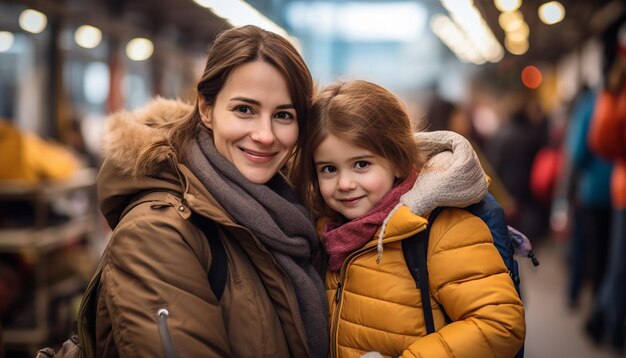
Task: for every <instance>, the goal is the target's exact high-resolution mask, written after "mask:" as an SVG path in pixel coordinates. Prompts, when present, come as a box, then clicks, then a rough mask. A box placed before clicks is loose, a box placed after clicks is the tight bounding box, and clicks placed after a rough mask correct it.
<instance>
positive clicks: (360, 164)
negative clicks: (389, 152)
mask: <svg viewBox="0 0 626 358" xmlns="http://www.w3.org/2000/svg"><path fill="white" fill-rule="evenodd" d="M369 166H370V163H369V162H367V161H365V160H359V161H358V162H356V163H354V167H355V168H356V169H365V168H367V167H369Z"/></svg>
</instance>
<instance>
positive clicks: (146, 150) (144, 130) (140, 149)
mask: <svg viewBox="0 0 626 358" xmlns="http://www.w3.org/2000/svg"><path fill="white" fill-rule="evenodd" d="M192 110H193V106H191V105H189V104H187V103H184V102H181V101H176V100H169V99H164V98H156V99H154V100H153V101H151V102H150V103H148V104H147V105H145V106H144V107H142V108H139V109H137V110H135V111H133V112H128V111H122V112H117V113H114V114H112V115H111V116H109V117H108V118H107V120H106V125H105V131H104V135H103V140H102V143H103V144H102V153H103V158H104V163H103V164H102V168H101V169H100V173H99V175H98V199H99V202H100V209H101V210H102V212H103V214H104V215H105V217H106V218H107V221H108V222H109V225H110V226H111V227H114V226H115V225H117V221H118V220H119V217H120V215H121V214H122V212H123V211H124V209H125V208H126V206H127V205H128V204H129V202H130V200H131V199H132V198H133V197H134V196H135V195H137V194H138V193H139V192H142V191H153V190H166V191H172V192H179V193H182V187H181V183H180V180H179V179H180V178H179V176H178V171H177V169H176V167H175V166H176V164H175V160H176V159H175V158H176V154H175V153H174V150H173V149H172V147H170V146H169V145H156V144H158V143H163V141H164V140H165V139H166V138H167V135H168V128H167V124H168V123H173V122H175V121H179V120H181V119H183V118H185V117H187V116H188V115H189V114H190V113H191V111H192ZM140 157H141V159H140ZM138 160H141V163H139V162H138Z"/></svg>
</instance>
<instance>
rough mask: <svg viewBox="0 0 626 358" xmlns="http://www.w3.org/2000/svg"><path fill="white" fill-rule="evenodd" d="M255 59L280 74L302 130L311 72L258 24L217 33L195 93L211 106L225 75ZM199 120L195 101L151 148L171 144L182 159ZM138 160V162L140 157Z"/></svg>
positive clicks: (293, 51)
mask: <svg viewBox="0 0 626 358" xmlns="http://www.w3.org/2000/svg"><path fill="white" fill-rule="evenodd" d="M254 61H264V62H266V63H268V64H270V65H272V66H273V67H274V68H276V69H277V70H278V71H279V72H280V73H281V74H282V75H283V77H284V78H285V81H287V85H288V88H289V91H290V97H291V100H292V101H293V105H294V108H295V110H296V114H297V118H298V127H299V129H300V132H302V130H303V126H304V125H305V124H306V123H307V122H308V118H309V106H310V103H311V97H312V96H313V78H312V76H311V72H310V71H309V69H308V67H307V66H306V64H305V63H304V60H303V59H302V57H301V56H300V54H299V53H298V51H297V50H296V48H295V47H294V46H293V45H292V44H291V43H290V42H289V41H287V40H286V39H285V38H283V37H281V36H280V35H277V34H275V33H273V32H270V31H266V30H263V29H261V28H259V27H257V26H253V25H248V26H242V27H238V28H234V29H229V30H226V31H224V32H222V33H220V34H219V35H218V36H217V38H216V39H215V41H214V42H213V44H212V45H211V47H210V48H209V52H208V57H207V62H206V65H205V67H204V72H203V74H202V77H201V79H200V81H199V82H198V85H197V91H198V96H199V97H200V96H201V97H202V99H203V100H204V101H205V102H206V103H207V104H209V105H214V104H215V100H216V98H217V95H218V93H219V91H220V90H221V89H222V87H223V86H224V83H225V82H226V79H227V78H228V75H229V74H230V73H231V72H232V71H233V70H234V69H235V68H237V67H239V66H241V65H244V64H247V63H250V62H254ZM199 123H201V118H200V112H199V108H198V100H196V104H195V106H194V109H193V111H192V112H191V113H190V114H189V115H188V116H187V117H185V118H182V119H181V120H180V121H177V122H172V123H168V124H167V125H166V126H169V127H170V128H169V136H168V140H167V143H156V144H153V145H152V146H151V147H155V146H159V145H171V146H172V147H173V148H174V150H175V152H176V155H177V156H178V160H183V159H184V156H185V149H186V148H187V146H188V144H189V142H190V141H192V140H194V138H195V137H196V135H197V133H198V130H199V127H198V124H199ZM298 144H300V138H299V139H298ZM299 146H300V145H297V146H296V148H298V147H299ZM149 151H150V149H149V148H146V150H144V151H143V152H144V153H147V152H149ZM137 163H138V164H139V163H141V160H138V161H137Z"/></svg>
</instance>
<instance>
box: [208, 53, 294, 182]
mask: <svg viewBox="0 0 626 358" xmlns="http://www.w3.org/2000/svg"><path fill="white" fill-rule="evenodd" d="M199 104H200V115H201V117H202V122H203V123H204V125H205V126H207V127H208V128H210V129H211V130H212V131H213V140H214V142H215V147H216V148H217V151H218V152H219V153H220V154H221V155H222V156H224V158H226V159H227V160H228V161H229V162H231V163H232V164H233V165H234V166H235V167H236V168H237V169H238V170H239V171H240V172H241V174H242V175H243V176H244V177H245V178H246V179H248V180H249V181H251V182H253V183H256V184H264V183H266V182H267V181H269V180H270V179H271V178H272V177H273V176H274V175H275V174H276V173H277V172H278V170H280V168H282V166H283V165H284V164H285V162H286V161H287V159H288V158H289V156H290V155H291V153H292V151H293V148H294V146H295V145H296V141H297V139H298V119H297V116H296V110H295V108H294V106H293V103H292V101H291V97H290V95H289V87H288V86H287V82H286V80H285V78H284V77H283V76H282V74H281V73H280V72H278V70H276V69H275V68H274V67H272V66H271V65H269V64H268V63H265V62H263V61H255V62H250V63H247V64H244V65H241V66H239V67H237V68H235V69H234V70H233V71H232V72H231V73H230V75H229V76H228V78H227V79H226V82H225V83H224V86H223V87H222V89H221V90H220V92H219V93H218V94H217V98H216V100H215V105H214V106H212V107H211V106H209V105H207V104H206V102H204V101H203V100H202V98H200V102H199Z"/></svg>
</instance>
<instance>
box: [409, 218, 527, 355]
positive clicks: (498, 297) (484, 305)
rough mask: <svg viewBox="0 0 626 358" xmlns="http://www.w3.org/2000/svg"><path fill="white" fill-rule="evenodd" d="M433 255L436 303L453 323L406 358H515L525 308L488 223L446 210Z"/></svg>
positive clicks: (417, 343) (435, 228) (433, 237)
mask: <svg viewBox="0 0 626 358" xmlns="http://www.w3.org/2000/svg"><path fill="white" fill-rule="evenodd" d="M428 250H429V253H428V256H429V257H428V263H427V264H428V270H429V279H430V292H431V295H432V298H433V299H435V300H436V301H437V302H439V304H440V305H441V306H443V307H444V309H445V311H446V313H447V314H448V315H449V316H450V318H451V319H452V321H453V322H452V323H450V324H448V325H446V326H444V327H442V328H440V329H439V330H437V331H436V332H435V333H432V334H429V335H427V336H425V337H423V338H420V339H418V340H416V341H415V342H414V343H413V344H412V345H411V346H409V347H408V349H407V350H405V351H404V352H403V354H402V356H403V357H513V356H514V355H515V354H516V353H517V351H518V350H519V349H520V348H521V346H522V344H523V342H524V337H525V331H526V326H525V320H524V307H523V304H522V302H521V300H520V298H519V296H518V294H517V292H516V291H515V287H514V286H513V281H512V280H511V278H510V277H509V275H508V271H507V269H506V266H505V265H504V262H503V260H502V258H501V257H500V254H499V253H498V251H497V250H496V247H495V246H494V245H493V239H492V238H491V234H490V232H489V229H488V228H487V226H486V224H485V223H484V222H483V221H482V220H481V219H480V218H478V217H475V216H473V215H472V214H470V213H469V212H467V211H465V210H462V209H450V210H444V211H443V212H442V213H441V215H439V217H438V219H437V221H436V222H435V224H434V225H433V228H432V229H431V234H430V239H429V248H428Z"/></svg>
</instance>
